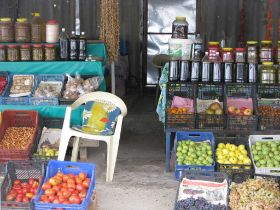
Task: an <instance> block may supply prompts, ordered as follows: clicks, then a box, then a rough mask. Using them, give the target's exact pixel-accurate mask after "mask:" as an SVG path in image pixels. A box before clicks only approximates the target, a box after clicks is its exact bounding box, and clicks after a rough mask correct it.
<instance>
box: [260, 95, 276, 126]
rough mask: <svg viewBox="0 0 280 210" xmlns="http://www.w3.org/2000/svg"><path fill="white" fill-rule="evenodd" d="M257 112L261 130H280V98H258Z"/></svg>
mask: <svg viewBox="0 0 280 210" xmlns="http://www.w3.org/2000/svg"><path fill="white" fill-rule="evenodd" d="M257 113H258V116H259V123H258V129H259V130H280V99H268V98H260V99H258V100H257Z"/></svg>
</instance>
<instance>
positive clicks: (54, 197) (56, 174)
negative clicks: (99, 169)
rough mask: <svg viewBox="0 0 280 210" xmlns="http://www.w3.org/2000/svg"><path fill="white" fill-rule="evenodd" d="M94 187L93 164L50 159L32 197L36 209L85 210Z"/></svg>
mask: <svg viewBox="0 0 280 210" xmlns="http://www.w3.org/2000/svg"><path fill="white" fill-rule="evenodd" d="M94 187H95V165H94V164H89V163H77V162H68V161H56V160H51V161H49V163H48V167H47V172H46V176H45V179H44V182H43V185H42V187H41V189H40V191H39V193H38V194H37V195H36V197H35V199H34V204H35V209H36V210H52V209H64V210H67V209H71V210H72V209H75V210H85V209H87V207H88V206H89V204H90V198H91V195H92V192H93V190H94Z"/></svg>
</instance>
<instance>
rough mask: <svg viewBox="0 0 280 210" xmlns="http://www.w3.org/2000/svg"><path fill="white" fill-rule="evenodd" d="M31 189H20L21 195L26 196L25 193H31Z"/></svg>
mask: <svg viewBox="0 0 280 210" xmlns="http://www.w3.org/2000/svg"><path fill="white" fill-rule="evenodd" d="M31 190H32V189H30V190H29V189H28V188H22V193H23V194H26V193H28V192H29V191H31Z"/></svg>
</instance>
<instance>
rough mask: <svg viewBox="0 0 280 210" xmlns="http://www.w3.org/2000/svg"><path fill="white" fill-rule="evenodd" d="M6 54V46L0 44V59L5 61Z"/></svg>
mask: <svg viewBox="0 0 280 210" xmlns="http://www.w3.org/2000/svg"><path fill="white" fill-rule="evenodd" d="M6 60H7V56H6V48H5V45H3V44H0V61H6Z"/></svg>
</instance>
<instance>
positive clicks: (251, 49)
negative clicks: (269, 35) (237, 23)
mask: <svg viewBox="0 0 280 210" xmlns="http://www.w3.org/2000/svg"><path fill="white" fill-rule="evenodd" d="M247 62H248V63H258V42H257V41H248V42H247Z"/></svg>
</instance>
